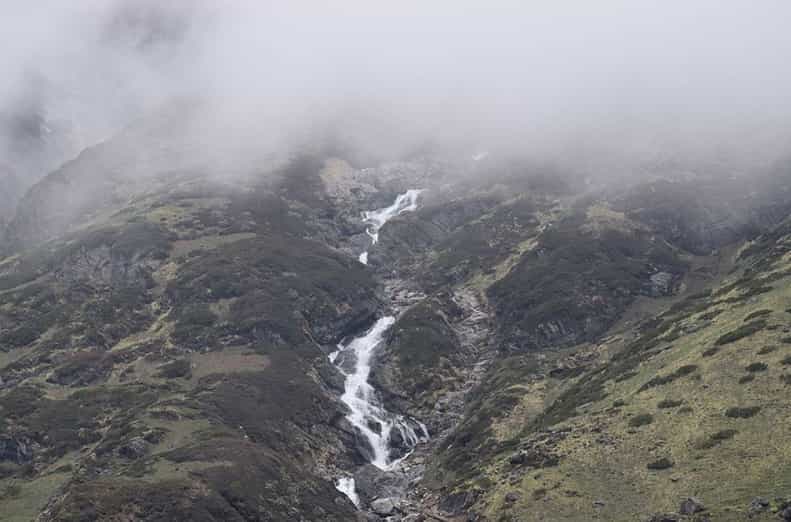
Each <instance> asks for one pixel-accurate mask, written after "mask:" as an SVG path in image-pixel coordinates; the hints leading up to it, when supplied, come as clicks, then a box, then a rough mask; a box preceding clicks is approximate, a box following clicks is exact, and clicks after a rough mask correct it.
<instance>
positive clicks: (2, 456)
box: [0, 437, 33, 464]
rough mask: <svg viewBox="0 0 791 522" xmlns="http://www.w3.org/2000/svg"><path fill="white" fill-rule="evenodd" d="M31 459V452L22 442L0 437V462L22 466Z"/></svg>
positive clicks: (27, 445) (28, 446) (26, 444)
mask: <svg viewBox="0 0 791 522" xmlns="http://www.w3.org/2000/svg"><path fill="white" fill-rule="evenodd" d="M32 459H33V450H32V449H31V447H30V445H29V444H28V443H26V442H24V441H22V440H19V439H14V438H5V437H0V461H9V462H14V463H16V464H24V463H25V462H30V461H31V460H32Z"/></svg>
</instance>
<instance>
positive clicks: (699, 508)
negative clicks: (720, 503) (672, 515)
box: [678, 497, 706, 515]
mask: <svg viewBox="0 0 791 522" xmlns="http://www.w3.org/2000/svg"><path fill="white" fill-rule="evenodd" d="M704 511H706V507H705V506H704V505H703V503H702V502H701V501H700V500H698V499H697V498H695V497H688V498H687V499H686V500H684V501H683V502H682V503H681V505H680V506H679V507H678V512H679V513H681V514H682V515H694V514H695V513H702V512H704Z"/></svg>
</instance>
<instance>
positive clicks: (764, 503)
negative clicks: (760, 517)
mask: <svg viewBox="0 0 791 522" xmlns="http://www.w3.org/2000/svg"><path fill="white" fill-rule="evenodd" d="M767 509H769V500H767V499H765V498H763V497H755V498H754V499H752V500H751V501H750V505H749V506H748V507H747V511H748V512H749V513H751V514H755V513H762V512H764V511H766V510H767Z"/></svg>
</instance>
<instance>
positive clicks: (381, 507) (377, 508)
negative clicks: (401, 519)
mask: <svg viewBox="0 0 791 522" xmlns="http://www.w3.org/2000/svg"><path fill="white" fill-rule="evenodd" d="M395 508H396V507H395V502H393V499H390V498H377V499H376V500H374V501H373V502H371V509H372V510H373V512H374V513H376V514H377V515H381V516H389V515H392V514H393V513H395Z"/></svg>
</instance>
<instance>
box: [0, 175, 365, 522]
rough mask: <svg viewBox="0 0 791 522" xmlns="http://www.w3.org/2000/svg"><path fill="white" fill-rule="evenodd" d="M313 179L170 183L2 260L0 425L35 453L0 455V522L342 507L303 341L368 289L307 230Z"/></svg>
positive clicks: (314, 364)
mask: <svg viewBox="0 0 791 522" xmlns="http://www.w3.org/2000/svg"><path fill="white" fill-rule="evenodd" d="M303 167H304V168H305V169H307V170H306V171H305V172H299V173H292V174H293V176H298V175H301V176H303V177H306V178H308V180H306V181H309V180H310V179H312V178H311V176H312V172H313V171H312V170H310V167H311V165H308V166H303ZM300 168H301V167H300ZM316 172H317V170H316ZM289 179H291V178H289ZM275 188H277V187H275ZM298 189H301V190H302V191H303V192H302V193H298V192H297V191H298ZM318 191H320V186H318V185H316V184H314V183H309V182H305V183H302V184H301V185H300V186H299V187H294V186H283V187H281V190H280V192H279V194H280V195H278V192H277V190H274V191H273V190H272V189H271V187H266V186H262V187H254V188H253V190H252V191H249V192H237V193H234V192H233V191H227V190H221V189H219V188H217V187H212V186H211V185H210V184H209V185H208V186H206V185H205V182H200V181H199V182H197V183H195V182H187V183H184V184H181V183H176V184H174V185H173V186H171V187H169V188H168V190H166V191H162V192H160V193H158V194H157V195H156V196H151V195H148V196H144V197H140V198H137V199H135V200H133V201H131V202H129V203H128V204H127V205H126V206H125V207H124V208H123V209H120V210H118V211H116V212H114V213H111V214H110V215H109V216H108V215H103V216H102V217H101V219H99V220H98V221H97V220H94V221H93V222H91V223H90V224H87V225H83V226H80V227H78V228H77V230H76V231H75V232H73V233H72V234H71V236H68V237H66V238H64V239H59V240H55V241H52V242H49V243H47V244H46V246H45V247H44V248H40V249H38V250H37V251H32V252H27V253H26V252H22V253H20V254H19V255H17V256H14V257H12V258H7V259H6V260H4V261H3V262H2V263H0V285H2V290H3V291H2V293H0V323H1V324H0V363H2V364H0V375H2V377H3V380H4V382H5V383H12V386H11V387H6V389H5V390H2V391H0V417H1V418H0V438H2V437H12V438H15V439H18V440H24V441H26V442H27V443H29V444H31V445H32V448H33V460H32V461H31V462H28V463H23V464H21V465H19V464H15V463H12V462H9V461H6V462H0V512H2V513H3V518H4V519H5V518H6V517H8V518H9V519H13V520H30V519H31V518H33V517H34V516H35V514H36V513H38V512H39V511H40V510H41V509H43V508H44V506H45V504H46V503H47V502H48V500H50V499H52V500H53V504H52V505H51V506H50V511H49V514H48V516H49V517H51V518H53V519H57V520H107V519H112V518H113V517H127V518H128V519H145V520H197V519H200V520H240V519H243V518H244V519H249V520H256V519H262V520H269V519H279V520H282V519H286V518H289V517H294V516H301V517H304V518H305V519H307V520H347V519H348V518H349V517H351V516H352V515H351V513H352V506H351V504H349V503H348V502H344V501H343V499H342V497H341V500H339V501H337V502H336V497H338V493H337V491H335V489H334V487H333V486H332V484H331V482H329V481H328V480H326V479H324V478H322V476H320V474H319V473H318V472H317V470H316V467H314V465H315V466H319V467H324V466H327V465H332V462H333V461H337V460H339V459H340V460H343V459H349V458H350V457H349V456H348V455H343V454H341V453H342V452H343V450H342V448H343V447H344V445H343V444H342V443H341V442H340V441H339V440H338V437H339V436H341V434H340V432H339V431H338V430H337V428H336V427H334V423H335V422H336V421H337V419H339V418H340V417H341V416H342V410H341V409H340V406H339V405H338V404H337V403H336V402H334V401H332V400H331V398H330V397H329V395H328V392H327V390H326V386H327V383H326V382H325V378H324V377H322V375H325V374H326V375H329V373H332V371H331V370H330V369H329V368H324V366H326V359H325V357H324V356H323V354H322V352H321V351H320V350H319V349H318V347H317V345H316V343H317V342H323V343H326V342H330V341H332V340H333V339H335V337H337V336H339V335H341V334H342V333H343V331H344V329H346V328H353V327H354V326H355V321H357V322H359V321H364V320H365V318H366V317H368V316H369V315H370V314H371V313H372V311H373V309H374V308H375V306H376V300H375V298H374V294H373V287H374V282H373V279H372V278H371V275H370V273H368V272H367V271H365V270H364V269H363V267H362V266H360V265H359V264H357V263H354V262H353V261H352V260H350V259H347V256H343V255H341V254H339V253H337V252H335V251H333V250H331V249H329V248H327V247H326V246H324V245H323V244H320V243H318V242H313V241H311V240H309V239H304V238H305V237H309V236H311V235H312V234H314V233H315V232H316V229H315V228H311V227H315V226H317V225H316V222H317V220H316V219H315V217H314V216H312V215H311V214H310V212H311V209H310V208H308V207H307V206H305V205H304V204H303V203H305V202H309V203H311V205H312V208H318V207H320V202H316V201H314V199H315V198H316V197H317V196H316V192H318ZM300 198H303V199H305V201H304V202H303V201H300ZM318 226H319V227H321V225H318ZM273 232H277V234H275V233H273ZM286 246H287V248H286ZM105 255H106V256H107V257H104V256H105ZM107 259H112V260H114V261H113V263H114V264H115V265H117V266H119V267H123V266H129V267H132V268H133V269H134V270H137V269H139V273H138V272H135V271H129V270H122V274H121V276H118V277H116V276H117V275H118V274H115V272H113V274H111V273H110V272H112V271H109V270H107V269H106V266H105V265H101V263H105V262H106V260H107ZM86 260H87V261H86ZM94 260H99V262H100V265H101V266H100V267H99V268H98V269H96V270H94V269H92V268H90V269H89V268H86V265H90V264H91V263H92V262H93V261H94ZM101 267H104V268H101ZM20 394H21V395H20ZM285 405H288V407H287V408H286V407H284V406H285ZM140 440H142V441H144V442H142V443H140V442H139V441H140ZM135 441H138V442H135ZM132 443H139V444H140V445H141V446H142V448H143V449H142V451H141V452H140V453H139V454H134V455H132V456H130V453H129V450H128V448H130V447H131V446H130V444H132ZM328 448H329V449H328ZM125 519H126V518H125Z"/></svg>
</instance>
